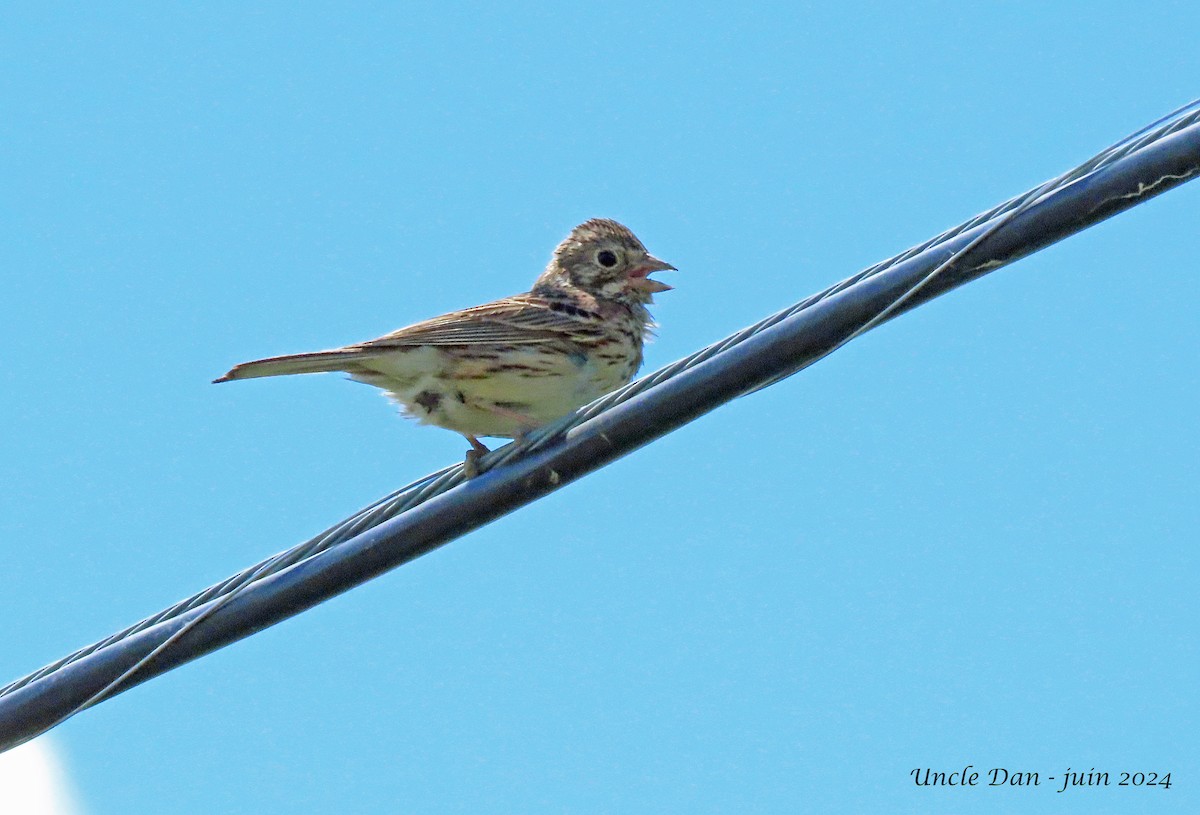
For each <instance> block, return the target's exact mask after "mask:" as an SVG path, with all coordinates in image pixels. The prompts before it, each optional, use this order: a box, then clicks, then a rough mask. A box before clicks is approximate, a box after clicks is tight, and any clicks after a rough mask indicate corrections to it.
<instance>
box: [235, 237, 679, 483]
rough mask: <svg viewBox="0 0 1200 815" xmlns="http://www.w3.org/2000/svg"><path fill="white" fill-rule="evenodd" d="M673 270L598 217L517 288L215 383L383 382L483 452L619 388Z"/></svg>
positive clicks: (419, 414)
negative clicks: (493, 439) (311, 377)
mask: <svg viewBox="0 0 1200 815" xmlns="http://www.w3.org/2000/svg"><path fill="white" fill-rule="evenodd" d="M666 270H671V271H674V270H675V267H674V266H672V265H671V264H669V263H666V262H664V261H661V260H659V259H658V258H656V257H654V256H653V255H651V254H650V253H649V252H647V251H646V247H645V246H643V245H642V242H641V241H639V240H638V239H637V237H635V236H634V234H633V233H632V232H630V231H629V229H627V228H626V227H624V226H622V225H621V224H619V223H617V222H616V221H610V220H607V219H601V218H596V219H593V220H590V221H588V222H586V223H583V224H580V225H579V226H577V227H575V228H574V229H572V230H571V234H570V235H568V236H567V237H566V239H565V240H563V242H562V243H560V244H559V245H558V248H556V249H555V250H554V255H553V257H551V258H550V263H549V265H548V266H547V267H546V271H544V272H542V275H541V277H539V278H538V279H537V282H535V283H534V285H533V289H532V290H530V291H529V293H527V294H518V295H515V296H513V297H506V298H504V299H503V300H497V301H495V302H493V303H487V304H485V305H482V306H475V307H474V308H468V309H464V310H462V311H455V312H451V313H450V314H446V315H443V316H441V317H435V318H433V319H432V320H426V321H425V322H421V323H417V324H415V325H410V326H408V327H407V328H401V329H399V330H397V331H393V332H392V333H391V334H387V335H386V336H383V337H380V338H379V339H375V340H370V341H368V342H363V343H359V344H357V345H347V346H346V347H344V348H335V349H333V350H330V351H317V352H315V353H311V354H294V355H290V356H283V357H271V358H269V359H260V360H256V361H254V362H244V363H242V364H241V365H238V366H236V367H235V368H234V369H233V370H231V371H230V372H229V373H227V374H225V375H224V376H222V377H221V378H220V379H216V380H214V381H215V382H228V381H230V380H233V379H253V378H255V377H260V376H283V375H285V374H310V373H320V372H324V371H344V372H345V373H347V374H349V375H350V378H351V379H354V380H357V381H359V382H365V383H367V384H368V385H374V386H375V387H377V388H382V389H383V390H385V391H386V392H387V394H388V395H389V396H390V397H391V398H392V399H394V400H396V401H397V402H399V403H400V404H401V405H403V406H404V408H405V411H406V412H407V413H408V415H410V416H412V417H413V418H415V419H417V420H418V421H420V422H421V423H423V424H432V425H436V426H438V427H444V428H447V429H448V430H455V431H457V432H459V433H461V434H463V435H464V436H465V437H466V438H467V441H469V442H470V443H471V448H472V451H471V452H470V453H468V463H471V462H472V461H473V458H474V457H476V456H478V455H479V454H481V453H484V452H487V448H486V447H484V446H483V444H481V443H480V441H479V439H478V437H479V436H498V437H502V438H517V437H519V436H522V435H523V434H525V433H526V432H528V431H530V430H532V429H534V428H535V427H539V426H540V425H543V424H546V423H547V422H550V421H552V420H554V419H557V418H559V417H560V416H564V415H566V414H567V413H570V412H571V411H572V410H575V409H576V408H578V407H581V406H582V405H585V404H587V403H588V402H590V401H592V400H593V399H596V398H598V397H600V396H603V395H604V394H606V393H608V392H609V391H611V390H614V389H616V388H618V387H620V386H621V385H624V384H625V383H627V382H628V381H629V380H630V379H632V378H633V375H634V373H636V372H637V370H638V368H639V367H640V366H641V364H642V343H643V341H644V340H645V338H646V335H647V334H648V333H649V332H650V329H651V328H652V327H653V325H654V323H653V320H652V318H651V317H650V312H649V311H647V310H646V306H647V305H649V304H650V303H651V302H653V295H654V294H656V293H657V292H662V291H668V290H669V289H670V288H671V287H670V286H668V285H667V284H665V283H660V282H659V281H657V280H652V279H650V277H649V274H650V273H651V272H656V271H666Z"/></svg>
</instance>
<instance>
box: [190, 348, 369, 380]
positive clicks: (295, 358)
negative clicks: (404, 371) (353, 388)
mask: <svg viewBox="0 0 1200 815" xmlns="http://www.w3.org/2000/svg"><path fill="white" fill-rule="evenodd" d="M362 355H363V353H362V351H347V350H341V349H339V350H335V351H316V352H314V353H311V354H289V355H288V356H285V357H268V358H267V359H256V360H254V361H253V362H243V363H242V364H241V365H235V366H233V368H232V369H231V370H230V371H229V373H227V374H225V375H224V376H222V377H220V378H219V379H214V380H213V382H214V383H217V382H230V381H232V380H234V379H256V378H257V377H260V376H288V375H290V374H317V373H324V372H326V371H346V372H348V373H353V372H354V369H355V367H356V366H355V365H354V361H355V360H358V359H361V358H362Z"/></svg>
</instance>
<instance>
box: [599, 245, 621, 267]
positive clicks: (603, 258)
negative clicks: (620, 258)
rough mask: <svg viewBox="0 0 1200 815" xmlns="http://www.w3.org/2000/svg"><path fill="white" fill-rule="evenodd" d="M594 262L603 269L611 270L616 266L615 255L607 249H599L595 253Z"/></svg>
mask: <svg viewBox="0 0 1200 815" xmlns="http://www.w3.org/2000/svg"><path fill="white" fill-rule="evenodd" d="M596 262H597V263H599V264H600V265H601V266H603V267H604V268H605V269H611V268H612V267H614V266H616V265H617V254H616V252H613V251H611V250H609V249H601V250H600V251H599V252H597V253H596Z"/></svg>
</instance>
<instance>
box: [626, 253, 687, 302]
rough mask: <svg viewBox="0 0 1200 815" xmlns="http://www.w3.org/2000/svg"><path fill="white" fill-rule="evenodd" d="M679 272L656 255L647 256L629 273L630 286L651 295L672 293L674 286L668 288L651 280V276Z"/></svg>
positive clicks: (664, 284)
mask: <svg viewBox="0 0 1200 815" xmlns="http://www.w3.org/2000/svg"><path fill="white" fill-rule="evenodd" d="M677 271H679V270H678V269H676V268H675V267H674V266H672V265H671V264H670V263H667V262H666V261H665V260H659V259H658V258H656V257H654V255H646V257H644V258H642V262H641V263H639V264H638V265H637V266H636V267H634V268H633V269H631V270H630V271H629V285H630V286H631V287H632V288H635V289H638V290H639V291H644V292H647V293H649V294H657V293H658V292H660V291H670V290H671V289H672V288H674V287H673V286H668V285H667V284H666V283H660V282H659V281H657V280H651V279H650V277H649V275H650V273H651V272H677Z"/></svg>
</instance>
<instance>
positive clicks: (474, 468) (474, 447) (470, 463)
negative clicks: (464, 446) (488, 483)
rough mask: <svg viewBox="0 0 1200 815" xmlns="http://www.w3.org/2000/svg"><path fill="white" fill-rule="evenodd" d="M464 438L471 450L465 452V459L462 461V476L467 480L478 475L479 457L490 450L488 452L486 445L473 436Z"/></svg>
mask: <svg viewBox="0 0 1200 815" xmlns="http://www.w3.org/2000/svg"><path fill="white" fill-rule="evenodd" d="M464 435H465V434H464ZM466 438H467V441H469V442H470V443H471V449H470V450H468V451H467V456H466V459H464V461H463V474H464V475H465V476H466V477H467V478H474V477H475V476H477V475H479V459H480V457H481V456H483V455H484V454H485V453H490V452H491V450H488V448H487V445H485V444H484V443H483V442H481V441H480V440H479V439H477V438H475V437H474V436H467V437H466Z"/></svg>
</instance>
